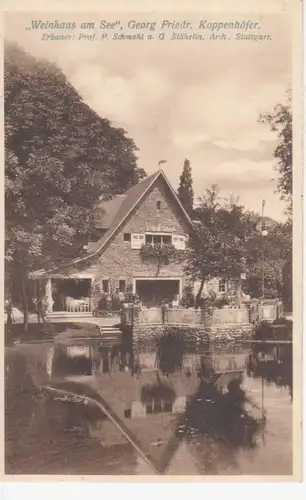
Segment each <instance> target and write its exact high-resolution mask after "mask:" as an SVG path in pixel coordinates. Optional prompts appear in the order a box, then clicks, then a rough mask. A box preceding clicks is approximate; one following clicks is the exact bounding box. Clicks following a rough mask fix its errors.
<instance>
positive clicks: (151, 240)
mask: <svg viewBox="0 0 306 500" xmlns="http://www.w3.org/2000/svg"><path fill="white" fill-rule="evenodd" d="M171 243H172V238H171V235H170V234H146V245H171Z"/></svg>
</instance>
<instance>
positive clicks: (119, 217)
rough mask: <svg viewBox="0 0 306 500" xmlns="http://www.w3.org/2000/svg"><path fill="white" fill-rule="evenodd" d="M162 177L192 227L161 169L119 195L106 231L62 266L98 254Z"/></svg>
mask: <svg viewBox="0 0 306 500" xmlns="http://www.w3.org/2000/svg"><path fill="white" fill-rule="evenodd" d="M160 177H161V178H162V179H163V180H164V181H165V182H166V184H167V186H168V188H169V190H170V192H171V194H172V196H173V197H174V199H175V201H176V203H177V204H178V206H179V207H180V210H181V211H182V213H183V215H184V217H185V219H186V222H187V223H188V224H189V225H190V227H192V228H193V223H192V221H191V219H190V217H189V215H188V214H187V212H186V210H185V209H184V207H183V205H182V204H181V202H180V200H179V199H178V196H177V194H176V193H175V191H174V190H173V188H172V186H171V184H170V183H169V181H168V179H167V177H166V176H165V174H164V172H163V171H162V170H158V171H157V172H155V173H154V174H152V175H150V176H149V177H146V179H144V180H143V181H141V182H139V183H138V184H136V185H135V186H133V187H132V188H131V189H129V190H128V191H127V192H126V194H125V196H121V198H120V203H119V201H117V203H118V206H119V209H118V212H117V213H116V214H115V215H114V217H112V221H111V225H110V227H109V229H108V230H107V231H106V233H105V234H104V235H103V236H102V237H101V238H100V240H99V241H97V242H95V243H91V244H90V252H88V254H87V255H86V256H85V257H80V258H77V259H74V260H72V261H71V262H69V263H67V264H64V265H63V267H70V266H72V265H74V264H79V263H81V262H86V260H88V259H91V258H92V257H95V256H96V255H97V254H99V253H100V252H101V251H102V250H103V248H104V247H105V245H106V244H107V243H108V242H109V241H110V239H111V238H112V237H113V236H114V235H115V233H116V232H117V230H118V229H119V227H120V226H121V225H122V224H123V223H124V221H125V220H126V219H127V218H128V216H129V215H130V214H131V212H132V211H133V210H134V209H135V208H136V207H137V206H138V204H139V203H140V202H141V200H142V199H143V198H144V196H145V195H146V193H147V192H148V191H149V189H150V188H151V187H152V185H153V184H154V183H155V182H156V181H157V179H158V178H160ZM111 201H112V200H111ZM59 269H61V268H60V267H57V268H56V269H52V270H50V271H47V272H49V273H51V272H54V271H56V270H59ZM35 274H36V275H37V276H38V274H39V273H33V275H32V276H33V277H34V276H35Z"/></svg>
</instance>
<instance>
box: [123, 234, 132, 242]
mask: <svg viewBox="0 0 306 500" xmlns="http://www.w3.org/2000/svg"><path fill="white" fill-rule="evenodd" d="M123 239H124V241H131V233H124V235H123Z"/></svg>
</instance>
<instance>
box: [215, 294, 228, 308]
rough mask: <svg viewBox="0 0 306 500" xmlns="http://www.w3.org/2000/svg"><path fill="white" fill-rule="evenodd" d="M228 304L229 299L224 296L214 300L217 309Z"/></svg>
mask: <svg viewBox="0 0 306 500" xmlns="http://www.w3.org/2000/svg"><path fill="white" fill-rule="evenodd" d="M228 305H229V300H228V298H227V297H226V296H223V297H220V298H217V299H216V300H215V302H214V307H216V308H217V309H222V308H223V307H224V306H228Z"/></svg>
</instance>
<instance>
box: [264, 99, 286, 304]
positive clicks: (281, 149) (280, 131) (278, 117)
mask: <svg viewBox="0 0 306 500" xmlns="http://www.w3.org/2000/svg"><path fill="white" fill-rule="evenodd" d="M261 122H262V123H268V124H269V125H270V127H271V129H272V130H273V131H275V132H277V135H278V139H279V143H278V145H277V147H276V149H275V151H274V156H275V158H276V160H277V166H276V170H277V172H278V186H277V187H278V191H279V193H280V195H281V198H282V199H283V200H284V201H286V203H287V209H288V216H289V218H288V222H287V224H286V225H285V230H286V234H285V238H284V240H283V242H282V244H281V246H282V248H283V250H282V258H283V264H282V283H281V293H282V298H283V300H284V304H285V307H286V309H287V310H289V311H292V222H291V214H292V175H293V173H292V96H291V90H289V91H288V92H287V102H286V103H285V104H277V105H276V106H275V108H274V110H273V112H272V113H267V114H265V115H263V116H261Z"/></svg>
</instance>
